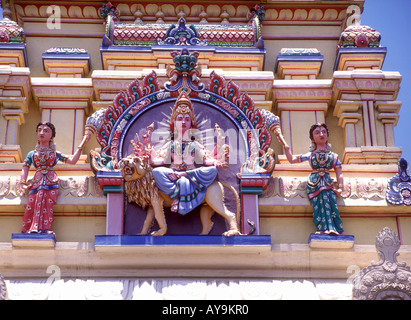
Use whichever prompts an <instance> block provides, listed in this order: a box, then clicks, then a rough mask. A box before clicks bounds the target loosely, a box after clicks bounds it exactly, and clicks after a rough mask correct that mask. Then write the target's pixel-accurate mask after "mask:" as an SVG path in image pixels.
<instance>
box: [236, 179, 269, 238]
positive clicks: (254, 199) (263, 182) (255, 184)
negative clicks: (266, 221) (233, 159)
mask: <svg viewBox="0 0 411 320" xmlns="http://www.w3.org/2000/svg"><path fill="white" fill-rule="evenodd" d="M269 178H270V174H244V173H243V174H241V211H242V214H241V216H242V217H243V219H242V225H241V226H240V227H241V232H242V233H244V234H249V233H250V232H252V231H253V229H254V228H255V230H254V231H253V232H252V234H255V235H259V234H260V222H259V220H260V216H259V209H258V196H259V195H261V194H262V193H263V190H265V189H266V188H267V185H268V179H269Z"/></svg>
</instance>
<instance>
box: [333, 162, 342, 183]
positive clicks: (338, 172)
mask: <svg viewBox="0 0 411 320" xmlns="http://www.w3.org/2000/svg"><path fill="white" fill-rule="evenodd" d="M334 170H335V176H336V178H337V184H338V189H343V188H344V178H343V174H342V168H341V165H337V166H335V168H334Z"/></svg>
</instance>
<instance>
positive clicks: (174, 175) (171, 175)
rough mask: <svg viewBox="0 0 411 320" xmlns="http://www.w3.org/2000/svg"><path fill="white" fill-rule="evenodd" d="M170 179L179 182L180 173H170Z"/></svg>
mask: <svg viewBox="0 0 411 320" xmlns="http://www.w3.org/2000/svg"><path fill="white" fill-rule="evenodd" d="M168 177H169V179H170V180H171V181H177V180H178V179H180V176H179V174H178V173H175V172H170V173H169V174H168Z"/></svg>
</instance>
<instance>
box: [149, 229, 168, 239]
mask: <svg viewBox="0 0 411 320" xmlns="http://www.w3.org/2000/svg"><path fill="white" fill-rule="evenodd" d="M166 233H167V229H158V230H157V231H153V232H152V233H151V235H152V236H155V237H160V236H164V235H165V234H166Z"/></svg>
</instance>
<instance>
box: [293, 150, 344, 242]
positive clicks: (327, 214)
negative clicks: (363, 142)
mask: <svg viewBox="0 0 411 320" xmlns="http://www.w3.org/2000/svg"><path fill="white" fill-rule="evenodd" d="M307 160H308V161H309V162H310V165H311V168H312V169H313V171H312V172H311V174H310V176H309V177H308V181H307V195H308V198H309V199H310V202H311V205H312V206H313V222H314V224H315V226H316V228H317V231H318V232H321V233H336V234H340V233H342V232H344V230H343V226H342V221H341V218H340V213H339V211H338V207H337V196H336V194H335V192H334V191H333V180H332V179H331V177H330V172H329V170H330V169H333V168H335V167H336V166H341V162H340V160H339V159H338V155H337V154H336V153H333V152H331V151H325V152H323V151H313V152H309V153H307V154H305V155H302V156H301V161H307Z"/></svg>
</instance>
